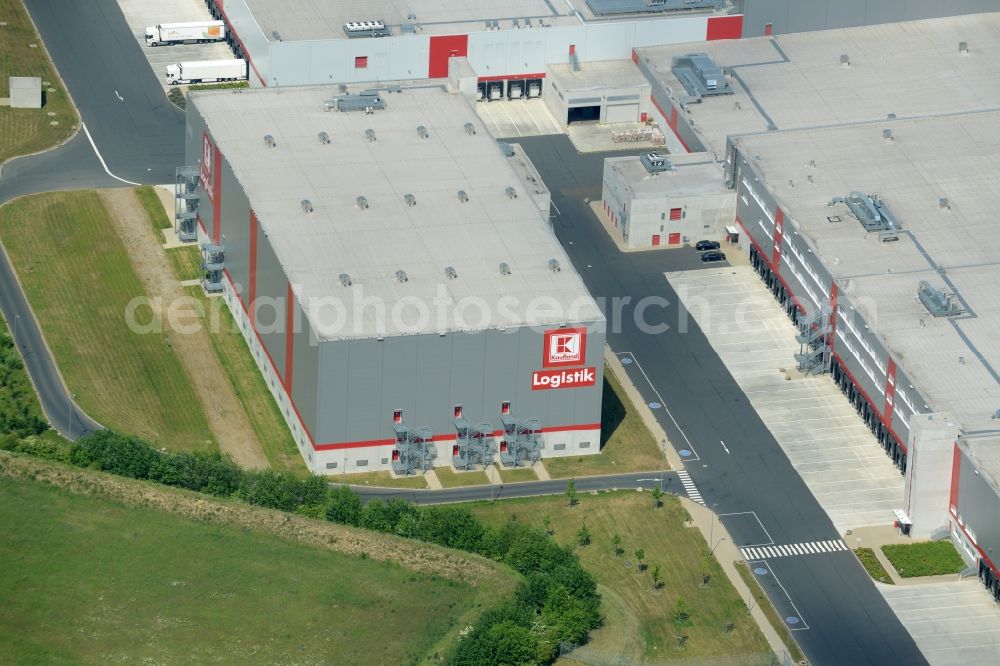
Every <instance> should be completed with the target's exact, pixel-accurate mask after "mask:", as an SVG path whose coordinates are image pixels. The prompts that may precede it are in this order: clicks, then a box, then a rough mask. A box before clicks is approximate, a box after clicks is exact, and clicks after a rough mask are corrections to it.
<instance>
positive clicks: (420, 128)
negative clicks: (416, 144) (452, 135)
mask: <svg viewBox="0 0 1000 666" xmlns="http://www.w3.org/2000/svg"><path fill="white" fill-rule="evenodd" d="M417 136H419V137H420V138H421V139H428V138H430V136H431V135H430V134H428V133H427V128H426V127H424V126H423V125H417Z"/></svg>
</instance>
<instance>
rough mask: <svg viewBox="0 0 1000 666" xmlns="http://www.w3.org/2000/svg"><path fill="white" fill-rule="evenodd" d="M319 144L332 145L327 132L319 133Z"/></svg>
mask: <svg viewBox="0 0 1000 666" xmlns="http://www.w3.org/2000/svg"><path fill="white" fill-rule="evenodd" d="M319 142H320V143H322V144H323V145H324V146H325V145H327V144H329V143H330V135H329V134H327V133H326V132H320V133H319Z"/></svg>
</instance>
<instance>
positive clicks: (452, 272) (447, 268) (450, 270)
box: [444, 266, 458, 280]
mask: <svg viewBox="0 0 1000 666" xmlns="http://www.w3.org/2000/svg"><path fill="white" fill-rule="evenodd" d="M444 274H445V275H446V276H447V277H448V279H449V280H454V279H455V278H457V277H458V271H456V270H455V269H454V268H452V267H451V266H445V267H444Z"/></svg>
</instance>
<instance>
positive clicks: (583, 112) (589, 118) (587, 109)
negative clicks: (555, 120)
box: [566, 104, 601, 125]
mask: <svg viewBox="0 0 1000 666" xmlns="http://www.w3.org/2000/svg"><path fill="white" fill-rule="evenodd" d="M600 120H601V106H600V105H599V104H598V105H597V106H574V107H570V109H569V111H567V112H566V124H567V125H569V124H571V123H590V122H597V121H600Z"/></svg>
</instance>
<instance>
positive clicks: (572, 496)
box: [566, 479, 576, 506]
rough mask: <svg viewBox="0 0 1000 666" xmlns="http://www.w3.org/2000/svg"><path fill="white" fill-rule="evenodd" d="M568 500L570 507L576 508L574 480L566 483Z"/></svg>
mask: <svg viewBox="0 0 1000 666" xmlns="http://www.w3.org/2000/svg"><path fill="white" fill-rule="evenodd" d="M566 499H568V500H569V505H570V506H576V481H574V480H573V479H570V480H569V481H567V482H566Z"/></svg>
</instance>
